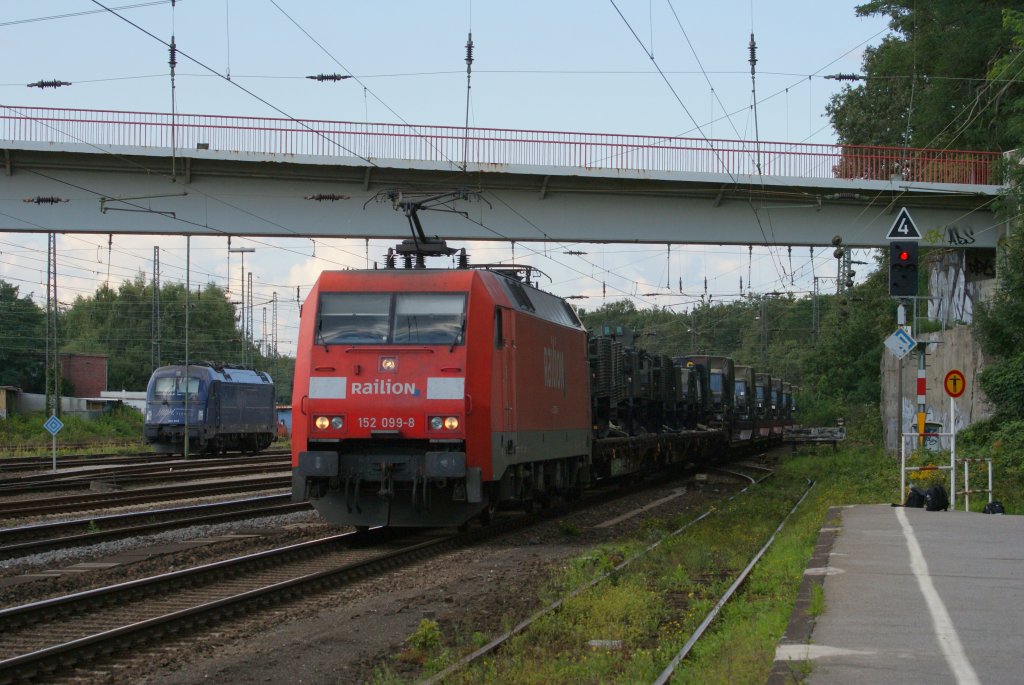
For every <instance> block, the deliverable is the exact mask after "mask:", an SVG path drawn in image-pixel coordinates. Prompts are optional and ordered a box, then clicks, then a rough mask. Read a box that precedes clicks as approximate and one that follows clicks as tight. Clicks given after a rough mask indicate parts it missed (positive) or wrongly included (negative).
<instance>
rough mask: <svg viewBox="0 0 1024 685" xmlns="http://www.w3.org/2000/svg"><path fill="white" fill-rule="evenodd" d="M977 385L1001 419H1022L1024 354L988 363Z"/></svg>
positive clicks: (1023, 411)
mask: <svg viewBox="0 0 1024 685" xmlns="http://www.w3.org/2000/svg"><path fill="white" fill-rule="evenodd" d="M978 383H979V384H980V386H981V389H982V390H983V391H984V392H985V395H987V396H988V398H989V400H991V401H992V404H994V405H995V407H996V414H998V415H999V416H1000V417H1001V418H1004V419H1010V420H1015V419H1024V354H1018V355H1016V356H1013V357H1009V358H1007V359H1002V360H999V361H993V362H990V363H989V364H988V366H986V367H985V368H984V369H982V371H981V373H980V374H978Z"/></svg>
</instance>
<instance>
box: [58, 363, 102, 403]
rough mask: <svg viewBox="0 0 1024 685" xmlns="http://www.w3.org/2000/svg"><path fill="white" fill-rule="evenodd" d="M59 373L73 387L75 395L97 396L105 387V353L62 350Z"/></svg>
mask: <svg viewBox="0 0 1024 685" xmlns="http://www.w3.org/2000/svg"><path fill="white" fill-rule="evenodd" d="M60 375H61V377H62V378H66V379H67V380H68V381H69V382H70V383H71V385H72V386H73V387H74V388H75V397H99V396H100V393H101V392H103V391H104V390H106V389H107V355H105V354H78V353H74V352H62V353H61V355H60Z"/></svg>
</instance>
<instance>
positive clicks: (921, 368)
mask: <svg viewBox="0 0 1024 685" xmlns="http://www.w3.org/2000/svg"><path fill="white" fill-rule="evenodd" d="M924 352H925V343H918V345H917V446H918V447H924V420H925V414H926V413H927V411H928V409H927V407H926V406H925V391H926V390H927V386H928V380H927V377H926V376H925V364H924Z"/></svg>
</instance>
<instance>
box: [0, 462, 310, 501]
mask: <svg viewBox="0 0 1024 685" xmlns="http://www.w3.org/2000/svg"><path fill="white" fill-rule="evenodd" d="M289 468H291V463H290V458H289V457H288V456H286V455H269V456H267V455H265V456H258V457H248V458H245V459H213V460H204V461H191V460H190V461H180V460H179V461H173V462H169V463H167V462H165V463H158V464H151V463H146V464H132V465H128V466H120V467H117V468H81V469H79V470H75V471H64V472H57V473H53V472H50V473H33V474H28V475H24V476H19V477H10V478H3V479H0V497H13V496H17V495H22V494H25V493H31V494H35V493H37V492H40V491H44V490H48V491H54V490H76V489H86V488H89V487H91V486H92V485H93V484H94V483H107V484H110V485H112V486H121V487H126V486H130V485H137V484H146V483H154V482H161V481H164V482H166V481H170V480H182V479H183V478H193V479H198V478H205V477H214V478H215V477H220V476H223V475H229V474H239V475H244V474H252V473H261V472H267V471H272V470H283V469H289Z"/></svg>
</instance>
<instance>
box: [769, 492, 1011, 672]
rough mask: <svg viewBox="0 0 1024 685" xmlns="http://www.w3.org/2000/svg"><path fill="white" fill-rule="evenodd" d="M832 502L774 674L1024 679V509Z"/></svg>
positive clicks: (777, 657) (781, 646)
mask: <svg viewBox="0 0 1024 685" xmlns="http://www.w3.org/2000/svg"><path fill="white" fill-rule="evenodd" d="M829 514H830V515H829V517H827V518H826V521H825V524H824V525H823V527H822V530H821V534H820V536H819V542H818V546H817V548H816V550H815V554H814V556H813V557H812V560H811V563H810V564H809V566H808V568H807V571H806V574H807V576H806V582H805V583H804V587H803V588H802V589H801V597H800V599H798V602H797V607H796V609H795V610H794V616H793V619H791V621H790V625H789V627H788V628H787V631H786V636H785V637H784V638H783V640H782V642H781V643H780V645H779V648H778V651H777V653H776V664H775V669H774V670H773V673H772V677H771V678H770V679H769V683H773V684H774V683H784V682H798V681H801V680H802V679H803V682H806V683H811V684H812V685H847V684H849V685H854V684H856V685H864V684H865V683H894V684H903V683H928V684H929V685H943V684H945V683H955V684H957V685H968V684H971V683H985V684H1001V683H1007V684H1010V683H1024V516H992V515H986V514H977V513H967V512H955V511H944V512H932V511H925V510H924V509H905V508H903V507H891V506H889V505H864V506H854V507H842V508H836V509H833V510H832V511H830V512H829ZM815 584H819V585H821V586H822V588H823V590H824V599H825V602H824V603H825V610H824V613H822V614H821V615H820V616H818V617H817V618H814V617H811V616H809V615H808V613H807V608H808V606H809V604H810V598H811V596H812V595H813V590H812V588H813V586H814V585H815ZM808 666H809V669H808ZM808 670H809V671H810V673H809V675H807V672H808ZM805 676H806V679H804V677H805Z"/></svg>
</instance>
